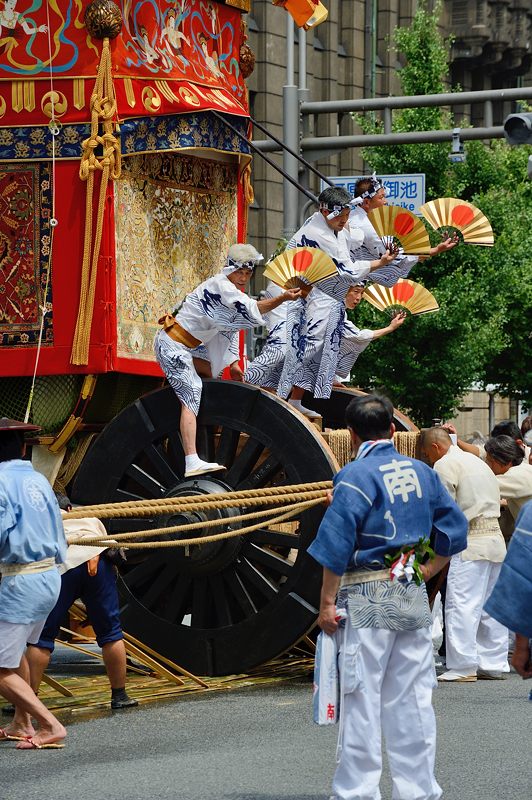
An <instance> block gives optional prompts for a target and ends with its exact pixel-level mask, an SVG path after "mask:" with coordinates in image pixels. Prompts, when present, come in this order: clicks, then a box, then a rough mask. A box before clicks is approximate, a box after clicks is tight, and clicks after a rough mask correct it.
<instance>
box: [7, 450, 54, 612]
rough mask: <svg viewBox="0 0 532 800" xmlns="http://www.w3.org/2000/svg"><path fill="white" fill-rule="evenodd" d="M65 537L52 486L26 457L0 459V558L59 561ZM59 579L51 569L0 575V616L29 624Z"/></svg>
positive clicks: (50, 600) (49, 602)
mask: <svg viewBox="0 0 532 800" xmlns="http://www.w3.org/2000/svg"><path fill="white" fill-rule="evenodd" d="M66 551H67V545H66V539H65V532H64V530H63V521H62V519H61V512H60V511H59V506H58V505H57V500H56V499H55V495H54V493H53V491H52V487H51V486H50V484H49V483H48V481H47V480H46V478H45V477H44V476H43V475H41V474H40V473H39V472H36V471H35V470H34V469H33V467H32V466H31V464H30V463H29V462H28V461H22V460H20V459H12V460H10V461H5V462H2V463H0V561H1V562H3V563H6V564H29V563H31V562H33V561H42V560H44V559H46V558H53V559H54V560H55V563H56V564H58V565H59V564H62V563H63V561H64V560H65V558H66ZM60 586H61V579H60V576H59V572H58V570H57V569H50V570H48V571H46V572H39V573H35V574H20V575H13V576H5V577H4V578H2V582H1V583H0V620H3V621H4V622H13V623H19V624H24V625H26V624H30V623H32V622H38V621H39V620H41V619H46V617H47V616H48V614H49V612H50V611H51V610H52V608H53V607H54V605H55V603H56V600H57V597H58V595H59V589H60Z"/></svg>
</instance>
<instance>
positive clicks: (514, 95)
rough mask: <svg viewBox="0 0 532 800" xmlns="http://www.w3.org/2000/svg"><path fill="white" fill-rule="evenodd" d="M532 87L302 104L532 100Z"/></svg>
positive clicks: (309, 109)
mask: <svg viewBox="0 0 532 800" xmlns="http://www.w3.org/2000/svg"><path fill="white" fill-rule="evenodd" d="M531 98H532V86H524V87H523V88H521V89H486V90H484V91H481V92H448V93H442V94H421V95H404V96H401V97H366V98H362V99H360V100H323V101H313V102H310V103H303V104H302V106H301V113H302V114H303V115H305V114H341V113H344V112H346V111H380V110H381V109H383V108H423V107H428V106H459V105H463V104H469V103H484V102H485V101H486V100H492V101H497V100H530V99H531Z"/></svg>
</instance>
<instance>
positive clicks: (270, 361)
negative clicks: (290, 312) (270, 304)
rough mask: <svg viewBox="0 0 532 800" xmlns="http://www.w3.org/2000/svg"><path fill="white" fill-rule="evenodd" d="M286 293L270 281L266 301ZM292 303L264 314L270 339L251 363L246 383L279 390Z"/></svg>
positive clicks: (248, 367)
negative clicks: (288, 314)
mask: <svg viewBox="0 0 532 800" xmlns="http://www.w3.org/2000/svg"><path fill="white" fill-rule="evenodd" d="M283 292H284V289H281V287H280V286H277V284H275V283H273V281H269V282H268V285H267V286H266V289H265V291H264V293H263V297H264V299H265V300H271V299H273V298H275V297H279V296H280V295H281V294H282V293H283ZM290 305H292V303H281V305H280V306H277V308H274V309H272V310H271V311H267V312H266V313H264V314H263V317H264V320H265V322H266V328H267V330H268V338H267V339H266V341H265V342H264V346H263V348H262V350H261V351H260V354H259V355H258V356H257V357H256V358H254V359H253V361H251V362H250V363H249V364H248V366H247V369H246V371H245V373H244V380H245V382H246V383H252V384H254V385H255V386H264V387H265V388H267V389H277V386H278V385H279V379H280V377H281V373H282V370H283V364H284V357H285V353H286V315H287V306H290Z"/></svg>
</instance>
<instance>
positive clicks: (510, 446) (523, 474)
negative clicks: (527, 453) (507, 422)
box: [484, 436, 532, 522]
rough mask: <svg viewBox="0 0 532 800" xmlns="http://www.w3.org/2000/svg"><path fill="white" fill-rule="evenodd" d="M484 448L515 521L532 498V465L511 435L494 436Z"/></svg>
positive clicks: (489, 464) (487, 461)
mask: <svg viewBox="0 0 532 800" xmlns="http://www.w3.org/2000/svg"><path fill="white" fill-rule="evenodd" d="M484 448H485V451H486V463H487V464H488V466H489V467H490V468H491V470H492V472H493V473H494V474H495V475H496V476H497V481H498V482H499V489H500V492H501V497H502V499H503V500H506V504H507V506H508V510H509V512H510V514H511V515H512V517H513V519H514V522H515V520H516V519H517V517H518V516H519V512H520V511H521V508H522V507H523V506H524V505H525V503H527V502H528V501H529V500H532V466H531V465H530V464H529V463H528V459H527V458H526V457H523V448H522V447H520V445H519V444H518V443H517V442H516V441H515V440H514V439H513V438H512V437H511V436H495V437H492V438H491V439H488V441H487V442H486V444H485V445H484Z"/></svg>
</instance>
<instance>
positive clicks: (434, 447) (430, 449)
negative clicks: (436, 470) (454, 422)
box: [421, 428, 452, 465]
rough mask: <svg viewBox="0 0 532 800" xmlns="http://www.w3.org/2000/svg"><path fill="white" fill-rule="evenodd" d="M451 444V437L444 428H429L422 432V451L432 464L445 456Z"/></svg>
mask: <svg viewBox="0 0 532 800" xmlns="http://www.w3.org/2000/svg"><path fill="white" fill-rule="evenodd" d="M451 445H452V440H451V437H450V436H449V434H448V433H447V431H446V430H444V429H443V428H427V429H426V430H424V431H422V433H421V452H422V453H423V456H424V458H426V459H427V461H428V462H429V464H431V465H434V464H435V463H436V461H439V460H440V458H443V456H444V455H445V454H446V453H447V451H448V450H449V448H450V446H451Z"/></svg>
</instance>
